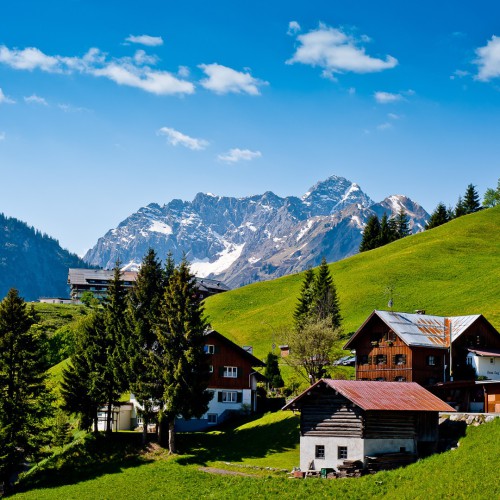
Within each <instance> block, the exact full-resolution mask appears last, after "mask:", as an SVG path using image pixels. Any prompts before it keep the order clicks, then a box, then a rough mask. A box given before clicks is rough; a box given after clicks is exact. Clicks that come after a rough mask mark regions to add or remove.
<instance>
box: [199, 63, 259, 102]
mask: <svg viewBox="0 0 500 500" xmlns="http://www.w3.org/2000/svg"><path fill="white" fill-rule="evenodd" d="M199 67H200V68H201V69H202V70H203V71H204V73H205V74H206V75H207V77H208V78H205V79H204V80H201V81H200V84H201V85H202V86H203V87H205V88H206V89H208V90H212V91H214V92H215V93H217V94H228V93H230V92H232V93H235V94H241V93H245V94H250V95H260V91H259V87H260V86H262V85H267V84H268V82H264V81H262V80H259V79H257V78H254V77H253V76H252V75H251V74H250V73H244V72H242V71H236V70H234V69H232V68H228V67H227V66H222V65H221V64H217V63H213V64H200V65H199Z"/></svg>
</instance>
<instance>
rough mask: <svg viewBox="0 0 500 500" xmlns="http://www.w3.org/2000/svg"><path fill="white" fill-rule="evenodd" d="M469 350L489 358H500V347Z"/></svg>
mask: <svg viewBox="0 0 500 500" xmlns="http://www.w3.org/2000/svg"><path fill="white" fill-rule="evenodd" d="M469 352H472V353H473V354H476V355H477V356H486V357H487V358H488V357H489V358H500V349H469Z"/></svg>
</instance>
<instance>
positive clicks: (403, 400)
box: [283, 379, 455, 471]
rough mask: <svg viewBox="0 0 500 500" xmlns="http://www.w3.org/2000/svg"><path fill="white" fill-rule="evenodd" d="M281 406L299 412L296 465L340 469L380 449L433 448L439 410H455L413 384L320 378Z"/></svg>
mask: <svg viewBox="0 0 500 500" xmlns="http://www.w3.org/2000/svg"><path fill="white" fill-rule="evenodd" d="M283 410H298V411H300V469H301V470H302V471H309V470H311V469H313V470H316V471H319V470H321V469H329V468H331V469H335V470H337V471H338V470H339V467H340V468H342V467H343V466H344V465H345V464H344V462H345V461H349V463H352V462H356V461H360V462H362V463H363V464H364V465H366V462H367V460H369V457H374V456H379V455H384V454H401V455H402V456H408V455H416V456H424V455H428V454H430V453H432V452H434V451H435V450H436V447H437V442H438V420H439V413H438V412H440V411H446V412H453V411H455V410H454V409H453V408H451V407H450V406H449V405H447V404H446V403H444V402H443V401H441V400H440V399H439V398H438V397H436V396H434V395H433V394H431V393H430V392H429V391H427V390H426V389H424V388H423V387H422V386H420V385H419V384H416V383H414V382H413V383H411V382H410V383H396V382H365V381H358V380H331V379H321V380H319V381H318V382H316V383H315V384H314V385H312V386H311V387H309V389H307V390H306V391H304V392H303V393H302V394H301V395H299V396H298V397H296V398H295V399H294V400H293V401H291V402H290V403H288V404H287V405H286V406H285V407H284V408H283Z"/></svg>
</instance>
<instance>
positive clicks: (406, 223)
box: [394, 208, 411, 239]
mask: <svg viewBox="0 0 500 500" xmlns="http://www.w3.org/2000/svg"><path fill="white" fill-rule="evenodd" d="M394 225H395V228H394V232H395V234H396V239H400V238H406V236H409V235H410V233H411V231H410V219H409V217H408V215H406V211H405V209H404V208H401V209H400V210H399V212H398V215H396V218H395V219H394Z"/></svg>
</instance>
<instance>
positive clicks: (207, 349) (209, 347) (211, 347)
mask: <svg viewBox="0 0 500 500" xmlns="http://www.w3.org/2000/svg"><path fill="white" fill-rule="evenodd" d="M204 350H205V352H206V353H207V354H215V346H214V345H210V344H206V345H205V347H204Z"/></svg>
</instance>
